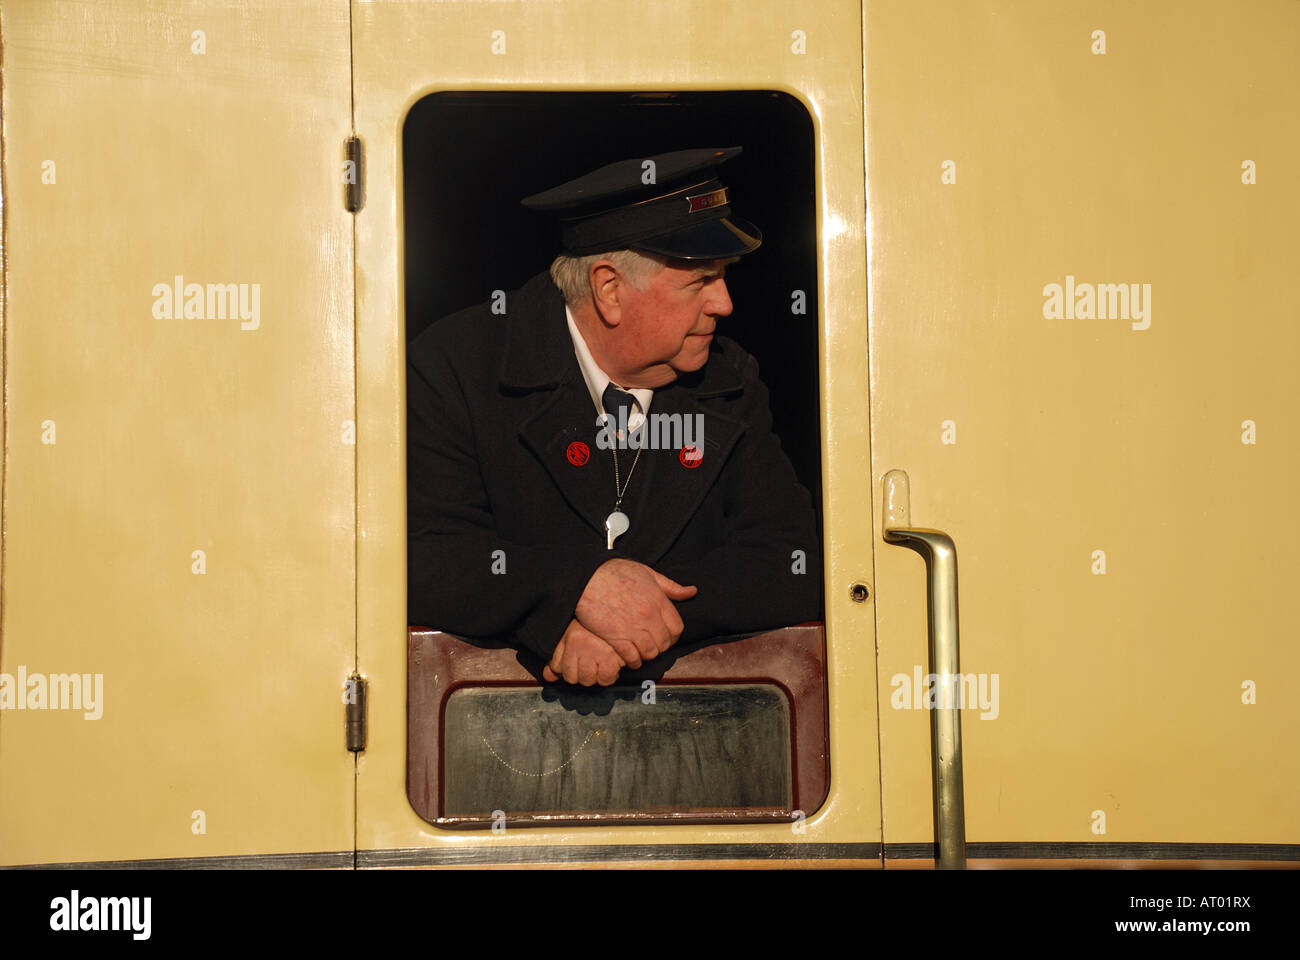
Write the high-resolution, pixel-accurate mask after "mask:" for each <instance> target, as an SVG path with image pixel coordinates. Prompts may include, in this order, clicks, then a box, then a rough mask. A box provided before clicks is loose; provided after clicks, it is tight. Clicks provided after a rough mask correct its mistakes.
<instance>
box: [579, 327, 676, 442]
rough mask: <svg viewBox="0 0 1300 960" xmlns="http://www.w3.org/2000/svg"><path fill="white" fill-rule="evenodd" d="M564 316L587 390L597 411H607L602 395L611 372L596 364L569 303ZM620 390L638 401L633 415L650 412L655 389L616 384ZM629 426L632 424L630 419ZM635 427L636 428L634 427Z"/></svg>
mask: <svg viewBox="0 0 1300 960" xmlns="http://www.w3.org/2000/svg"><path fill="white" fill-rule="evenodd" d="M564 316H565V317H566V318H567V319H568V321H569V336H570V337H572V338H573V352H574V353H575V354H576V355H577V357H578V366H579V368H581V370H582V379H583V380H585V381H586V382H587V392H588V393H590V394H591V402H592V403H593V404H595V407H596V413H598V414H599V413H605V412H606V410H605V405H604V403H602V402H601V397H603V396H604V395H605V388H606V387H608V386H609V384H610V379H609V374H607V373H606V372H605V371H604V370H602V369H600V367H599V366H598V365H597V364H596V359H595V358H594V357H593V356H592V355H591V350H590V349H589V348H588V347H587V341H586V338H584V337H583V335H582V331H581V330H579V329H578V324H577V323H576V322H575V321H574V319H573V311H571V310H570V309H569V306H568V304H565V306H564ZM615 386H617V387H619V389H620V390H626V391H627V392H628V393H630V394H632V397H633V398H634V399H635V400H636V402H637V408H638V409H637V410H636V411H635V412H634V414H633V415H632V418H631V419H632V420H634V419H635V414H636V413H639V414H641V415H642V416H646V415H648V414H649V413H650V402H651V400H653V399H654V394H655V392H654V390H651V389H649V388H647V387H632V388H630V389H629V388H627V387H623V386H621V385H620V384H615ZM629 426H632V423H631V420H629ZM634 429H635V428H634Z"/></svg>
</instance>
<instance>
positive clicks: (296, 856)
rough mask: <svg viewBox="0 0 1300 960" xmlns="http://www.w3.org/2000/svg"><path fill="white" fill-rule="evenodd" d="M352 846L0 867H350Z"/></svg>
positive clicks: (112, 868) (99, 868)
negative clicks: (212, 855) (316, 850)
mask: <svg viewBox="0 0 1300 960" xmlns="http://www.w3.org/2000/svg"><path fill="white" fill-rule="evenodd" d="M355 862H356V853H355V852H354V851H352V850H334V851H328V852H323V853H259V854H249V855H245V856H233V857H176V858H172V859H166V860H87V861H83V862H78V863H30V864H22V865H19V866H13V867H0V870H351V869H352V868H353V866H354V865H355Z"/></svg>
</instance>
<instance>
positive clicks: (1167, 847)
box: [0, 843, 1300, 870]
mask: <svg viewBox="0 0 1300 960" xmlns="http://www.w3.org/2000/svg"><path fill="white" fill-rule="evenodd" d="M966 856H967V858H968V859H971V860H998V859H1002V860H1020V859H1023V860H1053V859H1060V860H1225V861H1228V860H1240V861H1249V860H1256V861H1260V862H1300V844H1294V843H968V844H967V845H966ZM933 858H934V845H933V844H928V843H890V844H886V846H885V859H886V860H929V859H933ZM354 860H355V863H356V866H357V867H359V868H362V869H377V868H384V867H389V868H393V867H397V868H400V867H427V866H474V865H476V864H482V865H485V866H486V865H489V864H502V863H506V864H510V863H513V864H521V865H523V864H539V865H545V864H564V863H600V862H605V861H628V860H645V861H648V862H669V861H681V862H689V861H692V860H771V861H773V862H774V863H779V862H780V861H782V860H860V861H866V860H876V861H879V860H880V844H878V843H701V844H690V845H682V846H677V845H673V844H633V845H626V846H611V845H588V846H576V845H564V846H561V845H555V846H532V847H496V848H494V847H493V846H492V845H491V844H490V843H489V844H484V845H480V846H474V847H469V848H465V847H463V846H462V845H461V844H456V845H455V846H454V848H453V849H447V848H445V847H442V846H437V847H411V848H405V849H397V850H358V851H356V853H355V854H354V853H353V851H351V850H339V851H329V852H322V853H270V854H256V855H250V856H235V857H185V858H178V859H169V860H92V861H85V862H77V863H48V864H47V863H38V864H24V865H19V866H12V867H0V869H4V870H96V869H101V870H292V869H306V870H312V869H315V870H321V869H336V870H337V869H351V867H352V866H353V863H354Z"/></svg>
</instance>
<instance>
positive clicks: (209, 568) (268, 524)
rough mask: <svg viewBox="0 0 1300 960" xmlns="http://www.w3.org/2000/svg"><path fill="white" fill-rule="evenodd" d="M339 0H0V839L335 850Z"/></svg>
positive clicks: (22, 846)
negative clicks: (0, 404) (0, 609)
mask: <svg viewBox="0 0 1300 960" xmlns="http://www.w3.org/2000/svg"><path fill="white" fill-rule="evenodd" d="M347 12H348V11H347V5H346V4H340V3H325V2H316V3H312V4H303V5H295V6H294V7H293V8H292V9H290V8H289V7H287V6H286V5H283V4H162V5H143V4H136V3H130V2H110V3H96V4H45V3H6V4H5V5H4V8H3V10H2V11H0V16H2V17H3V23H2V26H3V34H4V37H3V41H4V51H3V53H4V56H3V68H4V118H3V122H4V178H3V188H4V190H5V191H6V193H7V196H5V197H4V208H5V214H6V224H5V227H6V229H5V241H6V249H5V251H4V260H5V268H6V275H5V285H4V286H5V294H6V297H7V302H6V303H5V304H4V325H5V329H4V349H5V364H4V366H5V370H4V373H5V417H4V429H5V438H4V439H5V442H4V456H5V465H4V466H5V471H4V475H5V480H4V582H3V597H4V623H3V643H2V645H0V864H28V863H66V862H84V861H95V862H104V861H128V860H130V861H140V860H156V859H166V860H169V861H172V862H179V863H187V864H191V865H197V864H207V865H222V864H227V863H229V861H227V860H224V859H221V858H226V857H232V856H239V857H252V858H254V859H253V860H252V861H251V862H253V863H258V864H263V865H277V864H278V865H314V866H346V865H350V864H351V862H352V836H353V820H354V797H353V778H354V776H355V774H354V761H353V756H352V755H351V754H350V753H349V752H348V751H347V748H346V745H345V741H344V730H343V727H344V707H343V704H342V702H341V700H342V698H343V695H344V689H343V687H344V681H345V680H346V678H347V677H348V675H349V674H350V673H351V672H352V669H353V665H354V660H355V650H354V641H353V592H354V579H353V562H354V557H353V542H354V535H353V514H354V493H353V489H354V475H353V459H354V455H355V447H354V446H352V444H351V434H352V430H353V427H352V419H353V413H352V407H353V396H352V394H353V390H352V251H351V243H352V222H351V216H350V215H349V214H348V212H347V211H346V209H345V208H344V205H343V186H342V184H341V182H340V169H341V165H342V160H343V144H344V142H345V140H346V139H347V136H348V132H349V128H350V116H349V109H350V108H349V103H350V97H349V91H348V16H347ZM15 688H20V689H21V693H22V695H23V697H24V700H25V702H24V706H23V708H18V707H17V705H16V702H15V699H14V690H15ZM28 707H30V708H31V709H27V708H28ZM245 862H246V861H245Z"/></svg>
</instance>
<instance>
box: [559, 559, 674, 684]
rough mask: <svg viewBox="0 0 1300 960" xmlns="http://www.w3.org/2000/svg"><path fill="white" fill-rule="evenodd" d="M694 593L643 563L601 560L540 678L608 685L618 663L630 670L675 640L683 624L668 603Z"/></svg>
mask: <svg viewBox="0 0 1300 960" xmlns="http://www.w3.org/2000/svg"><path fill="white" fill-rule="evenodd" d="M695 594H696V588H695V587H693V586H689V587H684V586H682V585H681V584H680V583H678V582H677V581H675V580H671V579H669V578H668V577H665V576H664V575H663V574H661V573H657V572H655V571H654V570H652V569H650V567H647V566H646V565H645V564H644V563H637V562H636V561H635V560H623V559H614V560H607V561H605V562H604V563H603V564H601V565H600V567H599V568H598V569H597V570H596V572H595V573H594V574H592V576H591V579H590V580H588V581H587V587H586V589H585V590H583V592H582V597H581V599H579V600H578V606H577V608H576V609H575V610H574V618H573V620H571V621H570V622H569V626H568V628H567V629H566V630H565V631H564V636H563V637H561V638H560V642H559V644H558V645H557V646H556V648H555V655H554V656H552V657H551V662H550V663H548V664H547V665H546V667H545V668H544V669H543V670H542V678H543V679H544V680H546V681H547V682H548V683H554V682H555V681H557V680H559V679H560V678H561V677H563V678H564V679H565V680H566V681H568V682H569V683H580V684H582V685H583V686H584V687H589V686H591V685H592V684H596V683H599V684H600V685H601V686H609V685H610V684H612V683H613V682H614V681H615V680H616V679H618V672H619V670H621V669H623V667H631V668H632V669H633V670H635V669H637V668H638V667H640V666H641V664H643V663H646V662H648V661H650V660H653V659H654V658H655V657H657V656H659V654H661V653H663V652H664V651H665V650H667V649H668V648H669V647H671V646H672V645H673V644H674V643H676V642H677V638H678V637H680V636H681V635H682V629H683V626H684V625H683V624H682V618H681V615H680V614H678V612H677V608H676V607H674V606H673V601H675V600H689V599H690V598H691V597H693V596H695Z"/></svg>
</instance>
